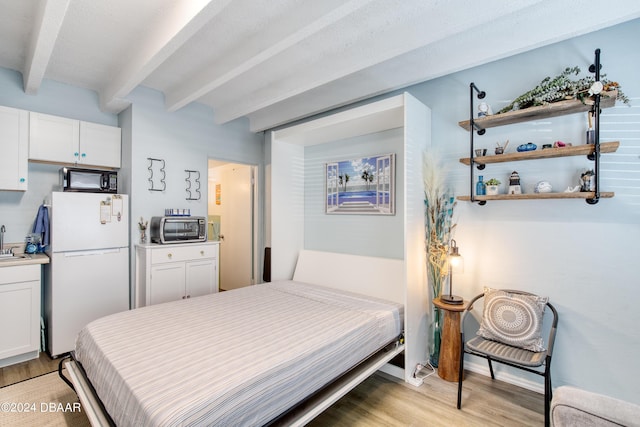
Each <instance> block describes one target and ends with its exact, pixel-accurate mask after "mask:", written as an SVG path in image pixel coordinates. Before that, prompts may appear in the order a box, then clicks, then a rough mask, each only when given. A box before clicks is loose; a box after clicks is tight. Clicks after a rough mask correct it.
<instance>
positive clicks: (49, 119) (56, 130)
mask: <svg viewBox="0 0 640 427" xmlns="http://www.w3.org/2000/svg"><path fill="white" fill-rule="evenodd" d="M30 118H31V120H30V124H29V129H30V135H29V160H34V161H41V162H49V163H61V164H77V165H80V166H99V167H106V168H119V167H120V150H121V130H120V128H118V127H115V126H107V125H101V124H97V123H89V122H83V121H79V120H73V119H68V118H65V117H58V116H52V115H48V114H42V113H35V112H31V113H30Z"/></svg>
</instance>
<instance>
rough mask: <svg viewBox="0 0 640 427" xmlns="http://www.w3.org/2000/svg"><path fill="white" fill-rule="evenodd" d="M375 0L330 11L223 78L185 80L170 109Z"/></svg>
mask: <svg viewBox="0 0 640 427" xmlns="http://www.w3.org/2000/svg"><path fill="white" fill-rule="evenodd" d="M372 1H374V0H350V1H348V2H346V3H345V4H343V5H341V6H340V7H337V8H336V9H333V10H331V11H329V12H328V13H326V14H324V15H323V16H321V17H320V18H319V19H316V20H315V21H313V22H311V23H310V24H308V25H305V26H303V27H302V28H300V29H299V30H298V31H295V32H294V33H292V34H289V35H288V36H287V37H285V38H283V39H282V40H280V41H279V42H278V43H275V44H274V45H272V46H270V47H269V48H267V49H265V50H263V51H262V52H260V53H259V54H258V55H255V56H252V57H251V58H249V59H248V60H246V61H244V62H242V63H240V64H238V65H237V66H236V67H234V68H232V69H231V70H229V71H227V72H226V73H224V74H222V75H220V76H212V74H213V73H212V72H211V70H202V71H200V72H199V73H198V75H197V76H196V77H194V78H193V79H189V80H188V81H185V83H184V84H183V85H181V86H179V87H177V88H175V89H173V90H171V91H169V92H167V93H165V99H166V107H167V109H168V110H169V111H176V110H178V109H180V108H182V107H184V106H185V105H187V104H189V103H191V102H193V101H196V100H197V99H198V98H200V97H202V96H203V95H205V94H207V93H209V92H211V91H213V90H215V89H217V88H219V87H221V86H222V85H224V84H225V83H227V82H229V81H231V80H233V79H234V78H237V77H239V76H241V75H242V74H243V73H245V72H247V71H249V70H251V69H253V68H255V67H258V66H260V64H263V63H264V62H266V61H268V60H270V59H272V58H274V57H275V56H276V55H278V54H280V53H282V52H284V51H285V50H286V49H289V48H290V47H292V46H295V45H296V44H298V43H300V42H302V41H304V40H305V39H307V38H309V37H311V36H313V35H314V34H317V33H318V32H320V31H322V30H323V29H325V28H327V27H329V26H330V25H332V24H335V23H336V22H338V21H340V20H341V19H343V18H344V17H346V16H348V15H350V14H352V13H354V12H356V11H357V10H358V9H360V8H362V7H363V6H365V5H367V4H369V3H371V2H372ZM212 77H213V78H212Z"/></svg>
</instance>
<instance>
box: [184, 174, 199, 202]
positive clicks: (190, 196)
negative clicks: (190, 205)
mask: <svg viewBox="0 0 640 427" xmlns="http://www.w3.org/2000/svg"><path fill="white" fill-rule="evenodd" d="M184 171H185V172H186V173H187V177H186V178H185V182H186V186H187V188H186V191H187V197H186V200H200V171H194V170H188V169H185V170H184ZM194 193H195V194H194Z"/></svg>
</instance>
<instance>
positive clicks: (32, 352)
mask: <svg viewBox="0 0 640 427" xmlns="http://www.w3.org/2000/svg"><path fill="white" fill-rule="evenodd" d="M41 270H42V269H41V266H40V264H37V265H24V266H12V267H2V268H1V269H0V273H1V274H0V324H1V325H2V327H1V328H0V367H3V366H8V365H13V364H15V363H19V362H24V361H26V360H30V359H35V358H37V357H38V354H39V352H40V280H41V279H40V278H41Z"/></svg>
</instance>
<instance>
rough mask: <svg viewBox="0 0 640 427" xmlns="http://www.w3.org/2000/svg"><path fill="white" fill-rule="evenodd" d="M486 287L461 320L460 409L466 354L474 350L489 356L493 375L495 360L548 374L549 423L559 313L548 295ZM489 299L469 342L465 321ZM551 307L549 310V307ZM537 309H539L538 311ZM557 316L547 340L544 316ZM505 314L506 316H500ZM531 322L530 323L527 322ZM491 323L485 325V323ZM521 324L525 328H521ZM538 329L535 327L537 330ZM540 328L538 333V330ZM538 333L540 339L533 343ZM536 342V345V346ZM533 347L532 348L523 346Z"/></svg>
mask: <svg viewBox="0 0 640 427" xmlns="http://www.w3.org/2000/svg"><path fill="white" fill-rule="evenodd" d="M488 291H489V290H485V293H482V294H480V295H478V296H476V297H475V298H473V299H472V300H471V302H470V303H469V305H468V306H467V308H466V310H465V311H464V312H463V314H462V319H461V322H460V371H459V374H458V375H459V376H458V409H460V407H461V404H462V377H463V372H464V355H465V353H466V354H471V355H474V356H479V357H483V358H485V359H487V361H488V363H489V370H490V372H491V378H492V379H495V375H494V373H493V365H492V362H493V361H495V362H499V363H502V364H505V365H509V366H512V367H515V368H519V369H522V370H525V371H527V372H532V373H535V374H537V375H541V376H543V377H544V411H545V416H544V420H545V426H549V422H550V419H549V409H550V405H551V398H552V392H551V356H552V354H553V344H554V341H555V336H556V329H557V326H558V313H557V311H556V309H555V308H554V307H553V305H551V304H550V303H549V302H548V301H547V300H546V298H541V297H538V296H537V295H534V294H531V293H528V292H523V291H516V290H497V291H496V290H491V291H490V292H492V293H488ZM485 295H488V297H487V299H491V302H490V303H489V305H488V304H487V303H488V301H487V300H485V307H484V310H483V319H482V324H481V326H480V331H478V335H477V336H475V337H473V338H472V339H470V340H468V341H466V342H465V336H464V325H465V319H466V318H467V316H468V314H469V311H470V310H472V309H473V305H474V303H476V302H477V301H479V300H480V299H481V298H484V297H485ZM546 307H548V308H549V310H548V311H547V310H545V308H546ZM534 311H537V312H536V313H534ZM549 312H550V313H551V315H552V316H553V319H552V322H551V328H550V330H549V335H548V337H547V339H546V342H545V341H544V340H542V334H541V330H542V317H543V316H544V315H546V314H547V313H549ZM501 316H504V317H505V318H498V317H501ZM527 323H528V325H527ZM487 325H489V326H488V327H486V328H485V326H487ZM520 327H522V328H524V330H522V329H519V328H520ZM534 330H535V331H534ZM536 331H537V334H534V332H536ZM534 335H537V338H535V339H537V341H536V342H535V343H534V344H532V340H534ZM532 346H533V347H532ZM523 347H529V349H526V348H523Z"/></svg>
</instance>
